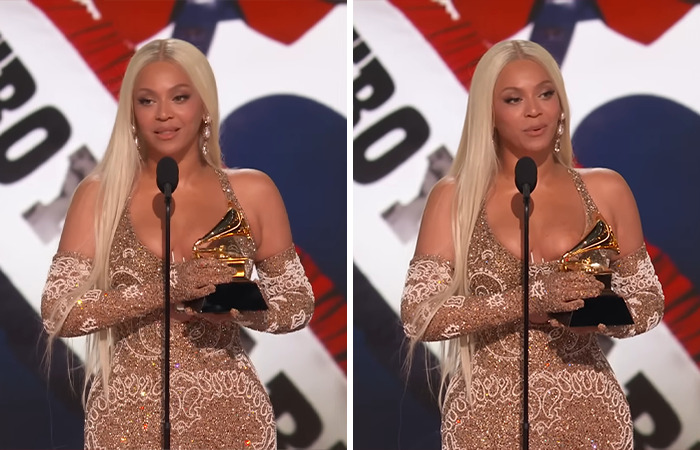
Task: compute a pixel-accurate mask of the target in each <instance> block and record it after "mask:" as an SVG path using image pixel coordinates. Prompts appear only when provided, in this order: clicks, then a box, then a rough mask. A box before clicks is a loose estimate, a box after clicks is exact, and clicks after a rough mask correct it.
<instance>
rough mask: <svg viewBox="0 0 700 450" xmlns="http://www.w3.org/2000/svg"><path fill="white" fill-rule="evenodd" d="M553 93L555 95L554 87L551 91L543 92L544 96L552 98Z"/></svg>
mask: <svg viewBox="0 0 700 450" xmlns="http://www.w3.org/2000/svg"><path fill="white" fill-rule="evenodd" d="M553 95H554V89H550V90H549V91H547V92H543V93H542V97H544V98H550V97H551V96H553Z"/></svg>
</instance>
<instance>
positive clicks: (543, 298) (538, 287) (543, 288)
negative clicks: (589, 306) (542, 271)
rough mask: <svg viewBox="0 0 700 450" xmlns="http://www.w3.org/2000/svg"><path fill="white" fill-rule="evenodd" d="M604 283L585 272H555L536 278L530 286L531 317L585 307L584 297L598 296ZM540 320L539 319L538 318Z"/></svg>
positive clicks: (537, 317) (538, 317)
mask: <svg viewBox="0 0 700 450" xmlns="http://www.w3.org/2000/svg"><path fill="white" fill-rule="evenodd" d="M604 287H605V286H604V284H603V283H601V282H600V281H598V280H597V279H596V278H595V277H594V276H593V275H591V274H587V273H583V272H553V273H550V274H546V275H542V276H539V277H537V278H535V279H534V280H533V282H532V285H531V286H530V308H531V310H532V313H533V314H532V315H531V317H533V318H535V319H536V320H537V319H541V318H542V317H543V315H544V314H547V313H559V312H571V311H575V310H577V309H580V308H583V305H584V302H583V299H585V298H591V297H597V296H599V295H600V293H601V292H602V290H603V288H604ZM537 321H539V320H537Z"/></svg>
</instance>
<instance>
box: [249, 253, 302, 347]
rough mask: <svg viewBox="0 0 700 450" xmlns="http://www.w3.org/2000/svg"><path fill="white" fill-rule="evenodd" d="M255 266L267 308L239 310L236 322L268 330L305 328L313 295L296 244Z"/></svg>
mask: <svg viewBox="0 0 700 450" xmlns="http://www.w3.org/2000/svg"><path fill="white" fill-rule="evenodd" d="M256 269H257V271H258V278H259V279H258V280H257V283H258V287H259V288H260V292H261V293H262V296H263V298H264V299H265V302H266V303H267V310H265V311H239V312H238V313H237V314H236V321H237V322H238V323H239V324H241V325H243V326H245V327H248V328H252V329H254V330H258V331H264V332H267V333H289V332H291V331H296V330H299V329H301V328H304V327H305V326H306V324H307V323H309V320H311V316H312V314H313V312H314V294H313V291H312V290H311V284H310V283H309V280H308V279H307V278H306V273H305V272H304V266H302V265H301V261H300V260H299V256H298V255H297V253H296V251H295V250H294V246H292V247H289V248H288V249H286V250H283V251H282V252H280V253H278V254H276V255H273V256H271V257H269V258H266V259H264V260H262V261H260V262H258V263H256Z"/></svg>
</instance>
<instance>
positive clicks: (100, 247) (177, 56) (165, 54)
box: [49, 39, 222, 402]
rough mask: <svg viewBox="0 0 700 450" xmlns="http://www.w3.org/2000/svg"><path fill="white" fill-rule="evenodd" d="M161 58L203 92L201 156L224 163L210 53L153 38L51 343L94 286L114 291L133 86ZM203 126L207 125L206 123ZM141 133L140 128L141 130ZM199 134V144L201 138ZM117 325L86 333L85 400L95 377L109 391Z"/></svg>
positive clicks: (126, 101)
mask: <svg viewBox="0 0 700 450" xmlns="http://www.w3.org/2000/svg"><path fill="white" fill-rule="evenodd" d="M157 61H169V62H172V63H175V64H177V65H178V66H179V67H180V68H182V69H183V70H184V71H185V73H186V74H187V75H188V77H189V79H190V80H191V82H192V84H193V86H194V88H195V90H196V91H197V92H198V93H199V95H200V97H201V99H202V103H203V105H204V111H203V116H205V115H209V117H210V119H211V121H210V123H211V125H210V128H211V136H210V138H209V141H208V143H207V154H206V155H202V158H203V159H204V161H205V162H206V163H207V164H208V165H210V166H212V167H214V168H217V169H218V168H221V167H222V159H221V147H220V144H219V128H218V124H219V100H218V93H217V89H216V80H215V78H214V72H213V71H212V69H211V66H210V65H209V62H208V61H207V58H206V56H204V54H203V53H202V52H200V51H199V50H198V49H197V48H196V47H195V46H194V45H192V44H190V43H188V42H185V41H182V40H179V39H159V40H154V41H151V42H149V43H148V44H146V45H144V46H143V47H141V48H140V49H138V50H137V51H136V53H135V54H134V55H133V57H132V58H131V61H130V62H129V65H128V66H127V68H126V72H125V73H124V78H123V80H122V85H121V88H120V90H119V102H118V105H117V116H116V119H115V121H114V127H113V128H112V135H111V137H110V139H109V143H108V145H107V149H106V151H105V154H104V157H103V158H102V160H101V161H100V163H99V164H98V165H97V167H96V168H95V170H94V171H93V173H92V174H90V175H89V177H88V178H89V179H93V180H97V181H98V182H99V190H98V198H97V205H100V206H101V208H100V209H98V210H96V211H95V255H94V258H93V264H92V271H91V273H90V276H89V278H88V280H87V282H85V283H82V284H81V287H79V288H78V289H76V290H75V291H73V292H71V293H70V294H69V295H68V296H67V297H66V298H65V299H62V301H60V302H58V303H57V305H58V306H57V308H56V310H55V311H54V315H56V316H57V315H58V311H60V310H61V307H60V306H61V305H62V304H63V305H65V304H66V302H67V304H68V305H69V307H68V308H65V307H64V308H63V309H64V310H65V312H64V313H63V314H62V317H56V319H57V320H56V325H57V326H56V327H55V328H54V331H53V332H52V333H51V334H50V335H49V357H50V343H51V342H52V341H53V340H54V339H55V338H56V337H57V336H58V334H59V332H60V330H61V327H62V326H63V322H64V321H65V319H66V317H67V315H68V313H70V309H71V306H70V305H74V304H75V299H77V298H79V297H80V296H82V295H84V294H85V293H86V292H87V291H88V290H90V289H95V288H96V289H102V290H109V289H111V283H110V278H109V255H110V250H111V248H112V244H113V241H114V236H115V233H116V230H117V226H118V225H119V221H120V218H121V216H122V214H123V212H124V208H125V207H126V204H127V201H128V199H129V196H130V195H131V193H132V189H133V187H134V182H135V181H136V178H137V176H138V174H139V172H140V171H141V169H142V162H141V161H142V156H141V155H140V153H139V151H140V150H139V149H138V148H137V147H136V143H135V142H134V136H133V133H132V126H133V125H135V124H134V113H133V111H134V97H133V92H134V86H135V83H136V79H137V77H138V75H139V74H140V73H141V70H143V68H144V67H146V66H147V65H148V64H151V63H153V62H157ZM201 126H202V127H203V126H204V123H203V122H202V124H201ZM137 132H138V130H137ZM201 139H202V138H201V135H200V146H201V144H202V142H201ZM113 344H114V342H113V339H112V329H105V330H100V331H97V332H95V333H92V334H90V335H88V336H87V357H86V360H85V383H84V386H83V402H85V400H86V396H85V394H86V393H87V386H88V383H89V381H90V380H91V379H92V377H101V378H102V382H103V386H104V389H105V391H104V392H105V395H109V390H108V380H109V375H110V365H111V361H112V356H113Z"/></svg>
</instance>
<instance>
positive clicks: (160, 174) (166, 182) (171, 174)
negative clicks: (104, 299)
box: [156, 156, 180, 450]
mask: <svg viewBox="0 0 700 450" xmlns="http://www.w3.org/2000/svg"><path fill="white" fill-rule="evenodd" d="M179 177H180V171H179V169H178V168H177V163H176V162H175V160H174V159H173V158H171V157H170V156H165V157H163V158H161V159H160V161H158V166H156V183H157V184H158V189H160V191H161V192H162V193H163V194H164V195H165V198H164V199H163V200H164V201H165V230H164V231H165V236H164V237H165V245H164V249H163V255H164V256H163V309H164V314H165V316H164V318H163V323H164V325H163V328H164V332H163V359H164V363H163V373H162V375H163V427H162V430H163V448H164V449H166V450H170V203H171V201H172V194H173V191H175V188H176V187H177V181H178V178H179Z"/></svg>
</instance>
